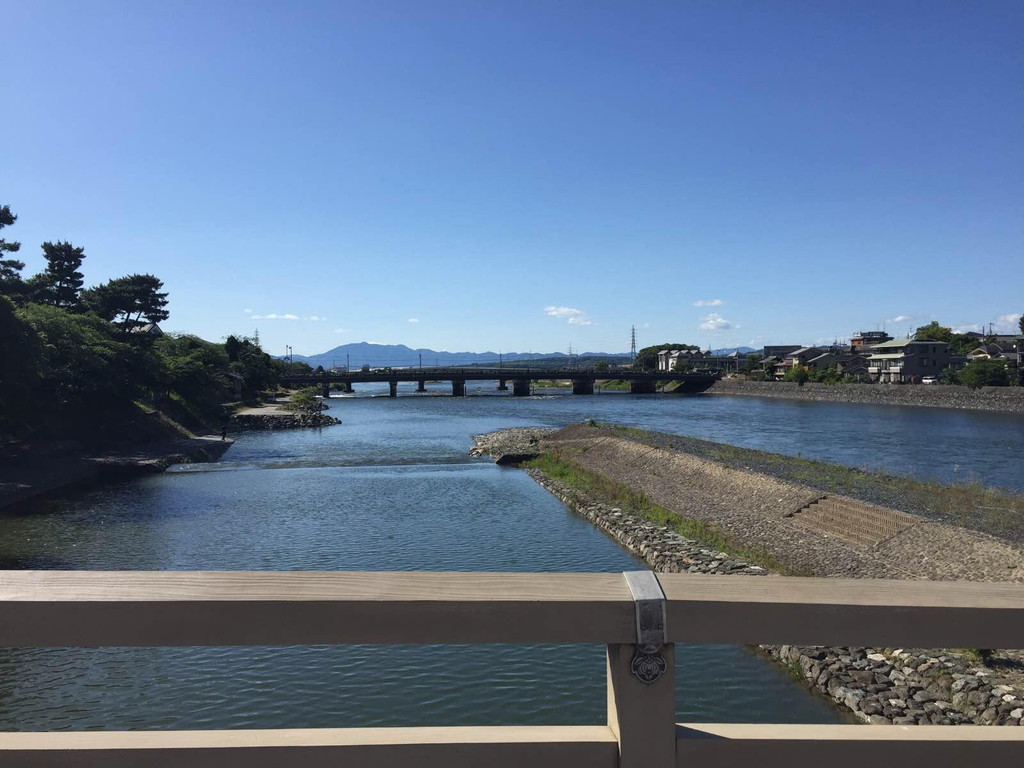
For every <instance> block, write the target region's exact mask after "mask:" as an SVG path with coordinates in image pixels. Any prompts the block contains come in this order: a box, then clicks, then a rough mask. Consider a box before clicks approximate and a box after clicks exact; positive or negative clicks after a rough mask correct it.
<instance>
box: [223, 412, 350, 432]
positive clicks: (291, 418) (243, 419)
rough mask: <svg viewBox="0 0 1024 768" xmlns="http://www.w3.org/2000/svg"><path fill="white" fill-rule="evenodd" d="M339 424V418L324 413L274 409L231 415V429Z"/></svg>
mask: <svg viewBox="0 0 1024 768" xmlns="http://www.w3.org/2000/svg"><path fill="white" fill-rule="evenodd" d="M334 424H341V419H336V418H334V417H333V416H328V415H327V414H326V413H290V412H288V411H274V412H268V413H237V414H235V415H234V416H232V417H231V429H244V430H258V429H263V430H267V429H299V428H301V427H330V426H332V425H334Z"/></svg>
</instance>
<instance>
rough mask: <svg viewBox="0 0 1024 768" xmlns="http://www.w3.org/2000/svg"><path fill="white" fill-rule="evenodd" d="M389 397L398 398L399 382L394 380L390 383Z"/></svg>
mask: <svg viewBox="0 0 1024 768" xmlns="http://www.w3.org/2000/svg"><path fill="white" fill-rule="evenodd" d="M388 397H398V382H397V381H395V380H394V379H392V380H391V381H389V382H388Z"/></svg>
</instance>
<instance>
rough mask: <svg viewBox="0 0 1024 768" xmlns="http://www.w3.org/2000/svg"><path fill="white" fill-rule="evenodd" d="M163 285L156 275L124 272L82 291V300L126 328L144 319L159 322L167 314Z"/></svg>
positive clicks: (109, 319)
mask: <svg viewBox="0 0 1024 768" xmlns="http://www.w3.org/2000/svg"><path fill="white" fill-rule="evenodd" d="M163 287H164V284H163V282H162V281H161V280H160V279H159V278H157V277H156V276H155V275H127V276H126V277H119V278H117V279H116V280H110V281H109V282H106V283H103V284H101V285H98V286H96V287H95V288H90V289H89V290H87V291H83V292H82V304H83V305H85V306H86V307H87V308H88V309H89V310H91V311H93V312H95V313H96V314H97V315H99V316H100V317H102V318H103V319H104V320H108V321H110V322H112V323H117V324H118V325H120V326H121V328H122V330H124V331H126V332H127V331H129V330H131V329H132V328H134V327H135V326H137V325H142V321H143V320H145V321H146V322H147V323H159V322H161V321H162V320H166V319H167V318H168V317H170V314H169V313H168V312H167V310H166V309H165V307H166V306H167V294H166V293H161V291H160V289H161V288H163Z"/></svg>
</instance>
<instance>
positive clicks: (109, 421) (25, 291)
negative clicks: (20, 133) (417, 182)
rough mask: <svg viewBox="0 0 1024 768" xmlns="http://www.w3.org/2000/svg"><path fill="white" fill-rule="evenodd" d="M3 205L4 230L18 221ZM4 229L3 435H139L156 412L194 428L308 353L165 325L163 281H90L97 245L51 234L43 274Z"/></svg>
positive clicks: (101, 439) (0, 283)
mask: <svg viewBox="0 0 1024 768" xmlns="http://www.w3.org/2000/svg"><path fill="white" fill-rule="evenodd" d="M17 218H18V217H17V215H16V214H14V213H13V212H12V211H11V209H10V207H9V206H8V205H4V206H2V207H0V234H5V233H3V232H2V230H3V229H4V228H6V227H10V226H11V225H13V224H14V223H15V222H16V221H17ZM20 249H21V243H19V242H16V241H8V240H6V239H3V238H0V440H2V441H10V440H19V439H27V438H54V437H70V438H76V439H80V440H86V441H88V442H91V443H109V442H117V441H121V440H125V439H130V438H131V436H132V432H133V426H134V425H137V424H138V423H139V422H140V420H143V421H144V418H143V417H144V416H145V415H147V414H152V413H153V412H154V410H156V411H159V412H161V413H164V414H167V415H169V416H170V417H171V418H173V419H174V420H176V421H180V422H182V423H184V424H186V425H187V426H188V427H189V428H191V429H193V430H194V431H200V430H206V429H216V428H217V426H219V422H220V421H221V420H222V419H223V418H225V416H226V411H225V409H224V404H225V403H228V402H231V401H234V400H243V401H244V400H250V401H251V400H253V399H255V398H257V397H258V395H259V393H260V392H263V391H266V390H270V389H274V388H276V387H277V379H278V376H280V375H281V374H282V373H284V372H286V371H287V372H293V369H295V370H298V369H302V370H308V369H309V366H306V365H304V364H302V363H297V364H289V363H285V362H283V361H280V360H275V359H274V358H272V357H271V356H270V355H268V354H267V353H266V352H264V351H263V349H262V348H261V347H260V343H259V339H258V338H249V337H244V336H229V337H228V338H227V339H226V340H225V341H224V342H223V343H215V342H210V341H205V340H203V339H200V338H199V337H197V336H192V335H187V334H160V333H159V332H158V329H157V327H156V324H157V323H160V322H163V321H165V320H167V319H168V318H169V316H170V315H169V312H168V310H167V292H165V291H164V290H163V282H162V281H161V280H160V279H159V278H158V277H156V276H155V275H151V274H129V275H125V276H124V277H119V278H115V279H113V280H108V281H106V282H104V283H100V284H98V285H95V286H92V287H88V288H87V287H85V276H84V274H83V272H82V271H81V270H82V265H83V263H84V262H85V259H86V254H85V249H84V248H82V247H79V246H75V245H73V244H72V243H70V242H66V241H58V242H45V243H43V244H42V251H43V257H44V259H45V261H46V267H45V268H44V269H43V271H42V272H40V273H38V274H36V275H33V276H31V277H27V278H26V277H24V276H23V275H22V272H23V270H24V269H25V263H24V262H23V261H21V260H19V259H18V258H16V257H15V254H17V253H18V252H19V251H20Z"/></svg>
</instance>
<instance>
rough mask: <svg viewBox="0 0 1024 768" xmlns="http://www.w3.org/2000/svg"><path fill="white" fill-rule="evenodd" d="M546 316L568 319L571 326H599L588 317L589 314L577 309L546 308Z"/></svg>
mask: <svg viewBox="0 0 1024 768" xmlns="http://www.w3.org/2000/svg"><path fill="white" fill-rule="evenodd" d="M544 314H546V315H547V316H548V317H558V318H562V317H564V318H566V319H567V320H568V321H569V325H597V323H595V322H594V321H593V320H591V319H590V318H589V317H587V313H586V312H584V311H583V310H582V309H576V308H575V307H554V306H551V307H544Z"/></svg>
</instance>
